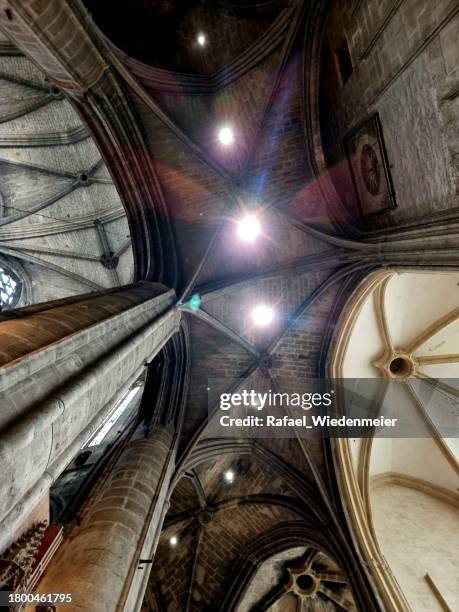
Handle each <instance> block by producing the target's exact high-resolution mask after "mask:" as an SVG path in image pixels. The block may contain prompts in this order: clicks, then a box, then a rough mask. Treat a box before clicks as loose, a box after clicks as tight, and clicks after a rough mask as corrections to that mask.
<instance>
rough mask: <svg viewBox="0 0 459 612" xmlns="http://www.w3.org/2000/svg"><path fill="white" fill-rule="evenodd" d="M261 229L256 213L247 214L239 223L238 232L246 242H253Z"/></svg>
mask: <svg viewBox="0 0 459 612" xmlns="http://www.w3.org/2000/svg"><path fill="white" fill-rule="evenodd" d="M260 231H261V226H260V222H259V221H258V219H257V218H256V216H255V215H247V217H244V218H243V219H241V220H240V221H239V223H238V228H237V233H238V236H239V238H240V239H241V240H244V242H253V241H254V240H255V239H256V237H257V236H258V235H259V233H260Z"/></svg>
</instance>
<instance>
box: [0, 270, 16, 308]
mask: <svg viewBox="0 0 459 612" xmlns="http://www.w3.org/2000/svg"><path fill="white" fill-rule="evenodd" d="M20 295H21V281H20V280H19V278H18V277H17V276H16V274H14V273H13V272H12V271H11V270H9V269H8V268H7V267H6V266H5V265H4V264H3V263H2V264H0V309H1V310H3V309H5V308H13V307H14V306H15V305H16V304H17V302H18V300H19V297H20Z"/></svg>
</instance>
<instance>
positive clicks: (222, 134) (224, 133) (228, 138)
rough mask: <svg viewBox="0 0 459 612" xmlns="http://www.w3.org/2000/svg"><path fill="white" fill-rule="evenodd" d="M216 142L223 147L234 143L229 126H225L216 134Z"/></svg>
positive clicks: (232, 133)
mask: <svg viewBox="0 0 459 612" xmlns="http://www.w3.org/2000/svg"><path fill="white" fill-rule="evenodd" d="M218 140H219V141H220V144H222V145H223V146H224V147H228V146H229V145H231V144H233V142H234V132H233V129H232V128H231V127H230V126H229V125H225V126H224V127H222V128H221V129H220V131H219V132H218Z"/></svg>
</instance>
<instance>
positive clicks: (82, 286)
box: [0, 37, 133, 305]
mask: <svg viewBox="0 0 459 612" xmlns="http://www.w3.org/2000/svg"><path fill="white" fill-rule="evenodd" d="M0 42H1V43H2V45H3V46H2V47H0V48H1V51H0V97H1V104H0V202H1V204H0V206H1V209H0V255H3V257H4V259H3V261H4V263H5V264H6V266H7V267H8V269H11V270H12V271H13V272H14V271H15V270H16V271H17V274H18V276H19V277H20V280H21V281H22V296H20V298H19V299H20V301H19V305H26V304H30V303H36V302H42V301H46V300H49V299H56V298H60V297H65V296H67V295H73V294H77V293H85V292H88V291H94V290H98V289H106V288H109V287H113V286H118V285H124V284H127V283H129V282H132V279H133V260H132V250H131V244H130V235H129V228H128V224H127V220H126V215H125V212H124V209H123V206H122V203H121V200H120V197H119V195H118V193H117V191H116V189H115V187H114V185H113V182H112V180H111V177H110V174H109V173H108V171H107V168H106V166H105V164H104V162H103V160H102V159H101V156H100V153H99V151H98V149H97V146H96V144H95V143H94V141H93V140H92V138H91V136H90V134H89V132H88V130H87V128H86V127H85V126H84V124H83V123H82V121H81V119H80V118H79V117H78V115H77V114H76V113H75V111H74V110H73V108H72V107H71V105H70V104H69V102H68V101H67V100H66V99H65V98H64V95H63V93H62V92H61V91H60V89H59V88H58V87H56V86H55V85H52V84H51V83H49V82H47V81H46V78H45V75H44V74H43V73H42V72H41V71H40V70H39V69H38V68H36V67H35V66H34V64H33V63H32V62H31V61H30V60H29V59H28V58H26V57H24V56H23V55H21V54H19V53H18V51H17V49H16V48H14V47H12V46H11V45H8V43H7V42H6V39H5V38H4V37H3V38H2V39H1V41H0ZM5 258H6V259H5ZM16 305H18V304H16Z"/></svg>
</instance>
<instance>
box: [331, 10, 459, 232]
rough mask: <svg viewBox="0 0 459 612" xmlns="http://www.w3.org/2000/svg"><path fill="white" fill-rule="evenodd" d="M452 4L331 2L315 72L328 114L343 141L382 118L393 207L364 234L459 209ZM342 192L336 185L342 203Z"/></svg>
mask: <svg viewBox="0 0 459 612" xmlns="http://www.w3.org/2000/svg"><path fill="white" fill-rule="evenodd" d="M458 24H459V15H458V6H457V2H454V1H451V0H440V1H439V2H435V3H432V2H430V1H429V0H422V1H417V0H386V1H384V2H380V1H377V0H374V1H373V0H364V1H363V2H362V1H354V0H345V1H342V2H335V3H334V5H333V7H332V9H331V12H330V16H329V20H328V24H327V32H326V45H327V46H328V50H329V58H328V60H327V61H326V63H324V65H323V66H322V82H323V87H324V88H325V89H327V90H328V92H329V93H328V95H329V96H330V98H331V100H332V101H331V102H330V106H331V110H330V114H329V116H328V117H327V118H325V116H323V120H324V121H325V122H329V121H330V120H331V119H330V117H332V116H333V118H334V121H336V126H337V131H338V137H339V138H340V139H341V142H340V146H341V149H342V150H341V159H342V160H343V162H342V163H343V164H344V165H345V166H346V167H347V161H346V155H345V151H344V145H343V139H345V138H346V136H347V135H349V134H351V133H352V131H353V130H355V129H356V128H357V126H359V125H360V124H362V122H364V121H365V120H366V119H367V118H368V117H369V116H370V115H372V114H374V113H379V116H380V119H381V125H382V131H383V137H384V142H385V146H386V150H387V158H388V164H389V171H390V174H391V177H392V181H393V187H394V191H395V196H396V201H397V208H396V209H395V210H393V211H386V212H384V213H381V214H379V215H377V216H375V217H373V218H368V217H366V222H367V224H368V225H369V226H370V227H381V226H388V225H392V224H398V223H400V222H403V221H408V220H410V219H413V218H417V219H419V218H422V217H424V216H425V217H427V218H430V217H431V216H432V215H433V216H436V215H438V214H447V213H448V212H449V211H451V209H453V208H457V207H458V198H457V182H458V176H459V164H458V152H459V138H458V131H457V123H458V117H459V109H458V106H457V99H458V98H457V96H458V94H459V88H458V86H459V63H458V61H457V60H458V57H457V30H458V27H459V25H458ZM345 42H346V43H347V46H348V50H349V54H350V58H351V62H352V69H353V70H352V74H351V75H350V77H349V79H348V80H347V81H346V82H343V79H342V78H341V76H340V69H339V65H338V56H337V53H338V50H339V48H340V46H341V45H343V44H345ZM349 188H350V187H349V184H346V185H344V184H342V185H340V186H338V190H341V192H342V193H341V195H342V197H343V198H345V197H346V194H345V193H343V191H346V190H348V189H349Z"/></svg>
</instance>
